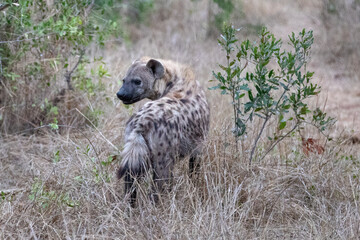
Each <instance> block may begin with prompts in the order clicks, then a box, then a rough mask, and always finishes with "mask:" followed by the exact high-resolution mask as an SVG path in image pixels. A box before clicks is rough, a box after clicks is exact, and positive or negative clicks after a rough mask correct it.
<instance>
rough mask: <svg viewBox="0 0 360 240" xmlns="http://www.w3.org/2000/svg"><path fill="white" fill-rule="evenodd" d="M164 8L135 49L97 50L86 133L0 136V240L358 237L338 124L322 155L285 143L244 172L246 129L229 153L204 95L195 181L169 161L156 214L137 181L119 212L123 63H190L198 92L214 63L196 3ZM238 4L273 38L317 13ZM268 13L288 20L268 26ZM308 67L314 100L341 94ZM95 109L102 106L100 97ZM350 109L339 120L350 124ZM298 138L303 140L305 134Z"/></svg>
mask: <svg viewBox="0 0 360 240" xmlns="http://www.w3.org/2000/svg"><path fill="white" fill-rule="evenodd" d="M166 2H167V3H166V4H164V5H163V6H162V7H161V8H162V10H161V14H160V13H158V14H157V15H153V16H152V17H151V23H150V24H149V26H147V27H145V26H141V27H140V29H137V30H133V31H134V33H133V34H134V36H135V38H136V41H135V42H134V43H133V44H132V45H131V46H128V47H125V46H123V45H121V46H117V45H112V46H110V45H109V46H108V50H106V51H104V52H103V53H102V54H103V55H104V56H105V58H104V60H105V62H106V63H107V67H108V69H109V70H110V72H111V74H112V76H113V79H109V82H107V83H106V86H107V89H106V93H105V96H107V97H110V101H108V102H106V103H104V104H103V105H102V110H103V112H104V113H103V115H101V116H100V119H99V123H98V126H97V128H94V127H85V126H84V127H83V128H81V129H80V128H70V127H68V126H61V128H62V129H63V130H62V131H61V134H58V133H55V132H52V131H50V130H49V131H43V132H42V133H41V134H37V135H27V136H24V135H20V134H17V135H6V136H2V138H0V169H1V171H0V178H1V179H2V180H1V181H0V191H2V192H3V193H2V196H0V197H1V199H0V201H1V202H0V239H24V238H25V239H29V238H30V239H114V238H117V239H290V238H291V239H358V238H359V237H360V207H359V204H360V201H359V193H360V180H359V179H360V174H359V173H360V151H359V150H358V145H348V144H346V143H345V142H344V141H341V138H340V137H341V136H340V134H339V132H342V129H343V128H342V126H343V125H342V122H341V121H340V123H339V124H338V126H337V127H336V129H335V131H334V134H335V137H336V139H337V140H336V141H333V142H330V143H327V145H326V146H325V153H324V154H323V155H310V156H305V155H304V154H303V153H302V146H301V139H300V138H299V137H298V136H296V137H293V138H291V139H288V140H286V142H285V143H283V144H281V145H280V146H279V147H278V148H276V149H275V150H274V151H273V152H272V153H271V154H270V155H269V156H268V157H267V158H265V159H264V160H263V161H261V162H259V161H255V162H254V164H253V165H252V167H251V168H249V167H248V164H247V161H248V151H247V149H249V146H250V145H251V144H252V142H253V140H254V137H253V136H252V135H251V132H250V134H249V136H248V137H247V138H246V139H244V141H243V144H244V149H242V151H240V153H236V152H235V147H234V141H233V138H232V136H231V132H230V131H231V106H229V101H228V99H226V98H223V97H222V96H220V95H219V94H218V93H216V92H213V91H211V92H210V91H207V96H208V99H209V102H210V105H211V118H212V119H211V132H210V136H209V139H208V142H207V148H206V149H205V151H204V154H203V156H202V164H201V171H200V173H199V175H198V176H197V177H196V178H195V179H190V178H189V177H188V175H187V174H184V173H186V172H187V163H186V161H184V162H181V163H179V164H178V165H177V167H176V169H175V172H174V175H175V180H174V185H173V187H172V191H171V192H170V193H164V194H163V196H162V198H161V204H159V205H157V206H154V204H152V203H151V202H150V201H149V200H148V197H147V194H148V189H147V188H148V186H149V182H148V181H149V180H147V179H145V181H144V182H143V183H142V184H141V186H140V187H141V190H142V191H141V193H140V197H139V199H138V207H137V208H135V209H131V208H130V206H129V204H128V203H127V201H126V199H124V196H123V186H122V182H121V181H118V180H116V178H115V177H114V176H115V169H116V168H117V166H118V165H119V160H118V159H115V158H113V157H112V156H113V155H117V154H118V153H119V150H118V149H121V147H122V143H123V140H122V139H123V132H124V126H125V122H126V120H127V119H128V118H129V116H130V115H131V112H132V111H136V109H138V108H139V107H140V106H142V104H143V102H141V103H138V104H135V106H134V108H133V109H126V108H124V106H123V105H122V104H121V103H120V102H119V101H118V100H117V99H115V92H116V91H117V88H118V86H117V83H116V82H117V80H118V79H120V78H121V76H122V75H123V74H124V72H125V70H126V69H127V67H128V66H129V64H131V62H132V60H133V59H135V58H137V57H139V56H143V55H150V56H154V57H161V58H170V59H173V60H177V61H180V62H184V63H188V64H189V65H192V66H193V67H194V69H195V71H196V72H197V76H198V77H199V80H200V81H201V82H202V84H203V85H204V86H206V87H208V86H210V84H209V83H208V82H207V80H208V79H211V71H212V70H214V69H216V67H217V62H218V61H221V59H222V57H220V56H222V55H223V54H222V53H221V52H220V51H219V48H218V47H217V44H216V41H215V40H214V39H205V36H206V27H205V26H204V23H205V22H206V11H203V9H205V8H204V7H205V6H206V5H207V4H206V1H195V3H192V2H190V1H166ZM248 2H249V1H244V9H248V10H247V11H248V13H247V14H248V15H250V16H251V14H252V13H254V14H255V13H257V12H259V13H261V14H262V16H261V17H259V19H260V20H259V21H266V16H267V14H268V16H269V18H271V20H269V24H270V29H271V30H273V31H274V32H275V34H276V35H279V36H283V35H286V34H288V33H290V32H291V31H298V29H292V26H294V25H295V23H294V21H295V22H299V21H300V19H303V24H304V25H306V24H307V23H308V21H309V20H308V18H307V16H308V14H309V11H310V12H312V11H315V10H316V9H317V10H318V11H319V12H320V10H319V7H318V8H316V7H317V6H316V4H315V5H312V3H311V1H305V0H304V1H293V2H290V3H288V1H281V0H273V1H272V2H273V5H272V7H273V9H274V10H273V11H272V12H270V13H271V14H270V13H269V12H268V10H266V9H264V8H260V9H259V8H257V7H258V6H259V5H260V3H261V1H254V2H253V6H254V7H253V9H252V8H251V6H250V5H248V4H250V3H248ZM158 7H159V6H158ZM314 7H315V8H316V9H315V10H314ZM173 9H177V11H175V10H173ZM180 9H181V10H180ZM277 11H278V12H281V13H282V14H287V15H284V16H282V17H281V18H280V19H279V20H278V25H276V23H277V20H276V19H274V16H276V12H277ZM291 16H294V20H292V18H291ZM313 18H315V19H319V18H320V16H319V17H317V18H316V17H315V16H314V17H313ZM256 21H258V20H256ZM309 24H310V25H311V24H312V25H311V26H312V28H313V30H314V31H315V33H316V32H317V27H319V28H320V26H319V25H316V22H315V23H311V22H309ZM282 26H283V27H282ZM319 32H321V30H319ZM320 45H321V44H319V43H317V46H315V48H314V51H315V54H317V53H320V51H318V49H319V48H320V47H321V46H320ZM93 54H94V55H98V54H99V53H98V52H96V51H94V53H93ZM314 58H315V60H318V59H320V57H319V56H317V55H315V56H314ZM309 67H310V68H312V69H313V70H314V71H315V72H316V73H317V72H319V75H320V80H323V84H324V85H325V90H327V91H325V93H326V92H327V93H328V95H329V96H332V93H334V92H336V93H337V94H338V95H339V96H342V95H341V92H342V91H341V88H340V87H341V86H342V85H343V84H342V82H341V83H340V84H339V83H336V79H334V77H333V78H331V74H329V72H331V71H332V72H334V71H340V70H339V69H335V70H333V67H331V68H330V67H326V66H324V64H319V63H318V62H316V61H315V63H312V64H311V65H310V66H309ZM324 68H325V69H324ZM329 76H330V77H329ZM328 77H329V78H328ZM327 84H330V85H332V86H334V85H335V84H338V85H337V86H338V87H339V88H337V89H336V90H332V88H327V87H326V85H327ZM334 88H335V87H334ZM339 89H340V90H339ZM332 91H333V92H332ZM349 91H350V90H349ZM343 95H345V94H343ZM343 97H346V96H343ZM329 98H330V97H329ZM325 99H326V96H321V97H320V98H319V99H317V100H316V101H318V102H317V103H314V105H315V104H318V105H320V106H322V105H323V104H324V101H325ZM96 101H97V102H105V101H104V100H103V99H102V98H100V97H98V98H97V99H96ZM333 101H335V100H333ZM328 102H329V103H328V105H329V110H330V114H332V115H335V116H336V114H337V110H336V109H332V108H331V107H332V105H331V104H332V102H331V101H330V99H329V100H328ZM356 109H358V108H355V110H354V109H350V110H349V111H347V112H345V113H344V114H345V115H346V114H347V117H348V118H352V117H354V116H355V115H354V114H352V113H353V112H354V111H355V112H356ZM74 112H75V113H76V116H78V117H79V118H81V117H82V114H80V113H79V112H78V111H76V110H75V109H74ZM79 121H80V120H79ZM81 121H83V122H84V123H85V122H86V121H85V120H84V119H81ZM355 127H356V125H354V130H355V131H358V130H359V129H356V128H355ZM257 128H258V126H257V124H256V123H254V125H253V126H251V130H252V131H256V129H257ZM270 130H271V129H270ZM306 135H307V136H313V134H312V132H311V131H310V130H308V131H307V132H306ZM264 144H265V141H263V142H261V144H260V147H261V146H264ZM57 153H58V154H57ZM108 162H109V163H108ZM110 162H111V163H110Z"/></svg>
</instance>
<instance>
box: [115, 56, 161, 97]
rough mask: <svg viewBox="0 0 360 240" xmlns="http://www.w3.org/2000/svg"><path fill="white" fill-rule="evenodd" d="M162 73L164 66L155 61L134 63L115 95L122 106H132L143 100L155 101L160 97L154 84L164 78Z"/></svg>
mask: <svg viewBox="0 0 360 240" xmlns="http://www.w3.org/2000/svg"><path fill="white" fill-rule="evenodd" d="M164 73H165V69H164V66H163V65H162V64H161V63H160V62H159V61H157V60H155V59H149V60H148V61H146V62H144V61H142V60H138V61H135V62H134V63H133V64H132V65H131V67H130V68H129V70H128V71H127V73H126V75H125V78H124V79H123V85H122V87H121V88H120V90H119V91H118V92H117V93H116V95H117V97H118V98H119V99H120V100H121V101H122V102H123V103H124V104H132V103H135V102H138V101H140V100H142V99H144V98H149V99H151V100H155V99H157V98H159V97H160V96H159V95H160V93H159V92H158V91H157V89H156V86H155V85H156V84H155V83H156V81H157V80H160V79H161V78H163V77H164Z"/></svg>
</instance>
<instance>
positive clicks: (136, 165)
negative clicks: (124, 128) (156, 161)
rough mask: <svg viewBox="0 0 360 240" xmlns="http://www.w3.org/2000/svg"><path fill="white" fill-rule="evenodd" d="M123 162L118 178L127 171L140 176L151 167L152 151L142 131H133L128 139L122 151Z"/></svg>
mask: <svg viewBox="0 0 360 240" xmlns="http://www.w3.org/2000/svg"><path fill="white" fill-rule="evenodd" d="M121 156H122V162H121V165H120V169H119V170H118V178H119V179H121V178H122V177H123V176H124V174H125V173H130V174H131V175H132V176H134V177H136V176H140V175H142V174H144V172H145V171H147V170H148V168H149V158H150V151H149V148H148V145H147V143H146V140H145V139H144V137H143V135H141V134H140V133H136V132H133V133H131V134H130V135H129V137H128V138H127V140H126V143H125V146H124V150H123V151H122V153H121Z"/></svg>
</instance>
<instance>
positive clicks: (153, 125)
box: [117, 57, 209, 206]
mask: <svg viewBox="0 0 360 240" xmlns="http://www.w3.org/2000/svg"><path fill="white" fill-rule="evenodd" d="M117 96H118V98H119V99H120V100H122V101H123V103H124V104H132V103H135V102H137V101H140V100H141V99H144V98H148V99H151V100H152V101H150V102H147V103H146V104H145V105H144V106H143V107H142V108H141V109H140V110H139V111H138V112H137V113H135V114H134V115H133V116H131V118H130V119H129V121H128V122H127V123H126V130H125V146H124V150H123V151H122V154H121V155H122V163H121V166H120V169H119V171H118V177H119V178H122V177H123V176H124V175H125V193H126V194H127V193H131V197H130V201H131V204H132V206H134V204H135V200H136V189H135V188H134V186H133V183H134V179H135V178H137V177H140V176H141V175H143V174H144V173H145V172H147V171H148V170H149V169H152V170H153V180H154V183H155V188H156V190H157V191H163V190H164V189H165V185H167V183H169V181H170V180H171V177H172V176H171V172H172V170H173V166H174V164H175V161H176V160H177V159H181V158H184V157H185V156H190V162H189V167H190V173H192V172H193V171H194V168H195V165H196V164H195V161H196V156H197V155H198V154H199V153H200V152H201V148H202V144H203V142H204V140H205V138H206V135H207V133H208V130H209V107H208V104H207V101H206V98H205V94H204V91H203V90H202V88H201V87H200V84H199V82H197V81H196V80H195V79H194V74H193V72H192V70H191V69H190V68H189V67H186V66H183V65H180V64H177V63H174V62H172V61H167V60H155V59H150V58H148V57H143V58H141V59H139V60H136V61H135V62H134V63H133V64H132V65H131V67H130V68H129V70H128V71H127V74H126V76H125V78H124V80H123V86H122V87H121V89H120V90H119V92H118V93H117Z"/></svg>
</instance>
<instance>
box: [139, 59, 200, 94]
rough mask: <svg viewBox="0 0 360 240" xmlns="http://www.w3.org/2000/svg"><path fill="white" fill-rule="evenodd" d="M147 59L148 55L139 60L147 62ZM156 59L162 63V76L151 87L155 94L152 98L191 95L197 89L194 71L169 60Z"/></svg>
mask: <svg viewBox="0 0 360 240" xmlns="http://www.w3.org/2000/svg"><path fill="white" fill-rule="evenodd" d="M149 59H150V58H149V57H144V58H142V59H141V60H143V61H144V62H147V61H148V60H149ZM156 60H157V61H159V62H160V63H161V64H162V65H163V67H164V76H163V77H162V78H160V79H157V80H156V81H155V83H154V87H153V89H154V90H155V92H156V94H155V96H154V98H153V99H152V100H156V99H159V98H162V97H170V98H185V97H191V96H192V95H193V93H196V92H197V91H198V90H199V87H200V85H199V84H198V83H197V81H195V76H194V73H193V71H192V69H191V68H190V67H188V66H185V65H181V64H179V63H174V62H172V61H170V60H161V59H156Z"/></svg>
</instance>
